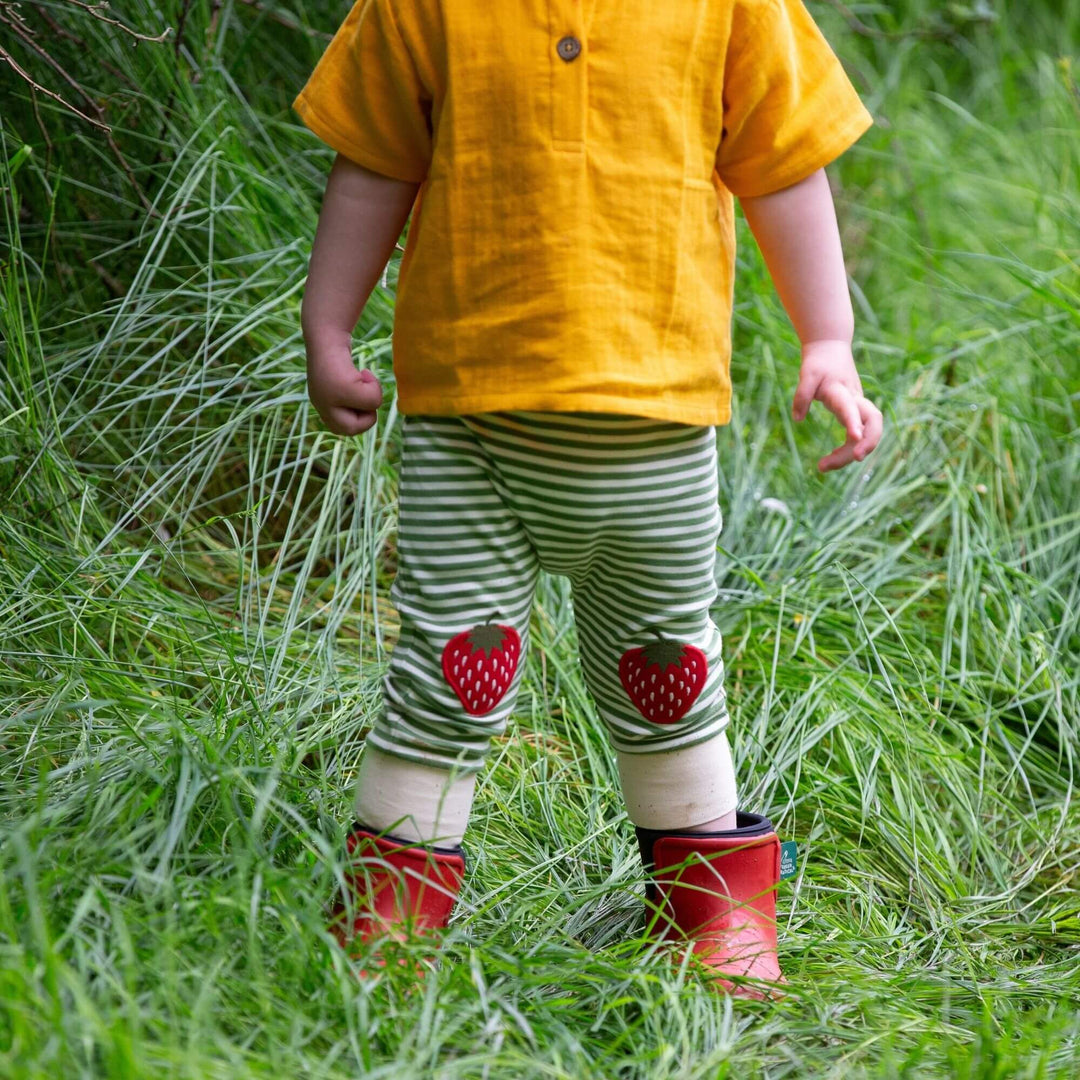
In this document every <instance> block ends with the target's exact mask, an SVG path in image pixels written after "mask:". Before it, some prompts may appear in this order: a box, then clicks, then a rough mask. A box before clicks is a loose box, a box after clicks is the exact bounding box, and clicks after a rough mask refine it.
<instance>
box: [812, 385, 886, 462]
mask: <svg viewBox="0 0 1080 1080" xmlns="http://www.w3.org/2000/svg"><path fill="white" fill-rule="evenodd" d="M856 405H857V408H858V412H859V418H860V432H861V433H860V434H859V435H854V434H853V433H852V429H851V428H850V427H849V428H848V436H847V440H846V441H845V442H844V445H843V446H838V447H837V448H836V449H835V450H833V451H832V453H829V454H826V455H825V456H824V457H823V458H822V459H821V460H820V461H819V462H818V469H819V470H820V471H821V472H831V471H832V470H833V469H842V468H843V467H844V466H845V465H850V464H851V462H853V461H862V460H863V458H865V457H866V455H867V454H869V453H870V451H871V450H873V449H874V447H876V446H877V444H878V443H879V442H880V441H881V432H882V428H883V420H882V416H881V410H880V409H879V408H878V407H877V406H876V405H875V404H874V403H873V402H871V401H867V399H866V398H859V400H858V402H857V403H856Z"/></svg>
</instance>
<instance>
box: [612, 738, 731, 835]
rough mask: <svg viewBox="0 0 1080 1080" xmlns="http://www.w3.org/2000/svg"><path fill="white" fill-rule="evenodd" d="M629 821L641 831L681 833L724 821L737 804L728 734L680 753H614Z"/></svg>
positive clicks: (670, 751) (679, 751)
mask: <svg viewBox="0 0 1080 1080" xmlns="http://www.w3.org/2000/svg"><path fill="white" fill-rule="evenodd" d="M617 759H618V764H619V779H620V781H621V783H622V790H623V798H624V799H625V800H626V812H627V814H628V815H629V816H630V820H631V821H632V822H633V823H634V824H635V825H639V826H641V827H642V828H645V829H671V830H674V831H677V830H679V829H688V828H692V827H693V826H695V825H703V824H705V822H707V821H712V820H713V819H714V818H718V817H723V816H724V815H725V814H729V813H730V812H731V811H732V810H734V809H735V808H736V806H737V805H738V802H739V793H738V788H737V786H736V783H735V766H734V765H733V764H732V760H731V747H730V746H729V745H728V739H727V731H726V730H725V731H721V732H720V734H719V735H716V736H714V737H713V738H711V739H709V740H707V741H706V742H703V743H698V744H697V745H695V746H688V747H686V748H684V749H680V750H669V751H666V752H665V753H658V754H626V753H623V752H622V751H619V752H617Z"/></svg>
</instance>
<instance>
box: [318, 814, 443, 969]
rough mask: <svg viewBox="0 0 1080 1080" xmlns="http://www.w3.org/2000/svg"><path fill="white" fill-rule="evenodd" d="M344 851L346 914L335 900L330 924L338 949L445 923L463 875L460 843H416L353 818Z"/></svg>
mask: <svg viewBox="0 0 1080 1080" xmlns="http://www.w3.org/2000/svg"><path fill="white" fill-rule="evenodd" d="M348 850H349V855H350V856H351V866H350V867H349V870H348V871H347V872H346V875H345V880H346V882H347V884H348V887H349V891H350V893H351V894H352V897H351V899H352V918H351V922H350V915H349V910H348V905H346V903H345V902H344V900H343V899H341V898H339V899H338V902H337V904H336V905H335V906H334V909H333V911H332V912H331V922H330V931H331V933H332V934H333V935H334V937H336V938H337V940H338V943H339V944H340V945H341V946H342V948H345V947H347V946H348V945H349V944H350V943H352V942H356V941H360V942H367V941H370V940H372V939H374V938H383V937H385V938H389V939H391V940H395V941H405V940H406V939H407V938H408V937H409V934H410V933H413V934H421V935H431V934H432V933H433V932H437V931H439V930H442V929H444V928H445V927H446V925H447V923H449V921H450V915H451V912H452V911H453V909H454V902H455V901H456V899H457V896H458V893H459V891H460V890H461V884H462V881H463V880H464V877H465V854H464V852H463V851H462V849H461V848H460V847H454V848H439V847H421V846H418V845H416V844H415V843H414V842H412V841H409V840H400V839H398V838H397V837H394V836H386V835H379V834H377V833H375V832H373V831H372V830H370V829H368V828H367V827H366V826H365V825H361V824H360V823H359V822H357V823H356V824H354V825H353V827H352V831H351V832H350V834H349V838H348ZM378 962H379V964H380V966H382V961H381V960H380V961H378Z"/></svg>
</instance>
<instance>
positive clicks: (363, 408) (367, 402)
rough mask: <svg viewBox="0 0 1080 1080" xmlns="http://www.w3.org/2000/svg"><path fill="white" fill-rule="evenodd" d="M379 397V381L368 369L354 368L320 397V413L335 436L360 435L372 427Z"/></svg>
mask: <svg viewBox="0 0 1080 1080" xmlns="http://www.w3.org/2000/svg"><path fill="white" fill-rule="evenodd" d="M382 399H383V393H382V387H381V386H380V385H379V380H378V379H376V378H375V376H374V375H373V374H372V373H371V372H370V371H368V369H367V368H364V369H363V371H357V370H356V369H355V368H354V369H352V371H351V372H350V373H349V374H348V375H347V377H345V378H343V379H340V380H339V381H337V382H336V383H335V384H334V385H333V387H332V389H331V390H330V392H329V393H327V394H326V395H325V397H324V398H323V399H322V405H323V408H322V409H321V410H320V414H321V415H322V418H323V422H324V423H325V424H326V426H327V427H328V428H329V429H330V430H331V431H332V432H333V433H334V434H335V435H359V434H361V433H362V432H364V431H367V430H368V428H370V427H372V426H374V424H375V420H376V412H375V410H376V409H378V407H379V406H380V405H381V404H382Z"/></svg>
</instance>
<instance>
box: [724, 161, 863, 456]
mask: <svg viewBox="0 0 1080 1080" xmlns="http://www.w3.org/2000/svg"><path fill="white" fill-rule="evenodd" d="M739 203H740V205H741V206H742V209H743V213H744V214H745V215H746V220H747V223H748V224H749V225H750V230H751V232H753V234H754V239H755V240H757V243H758V247H760V248H761V253H762V255H763V256H764V258H765V264H766V266H767V267H768V269H769V273H770V275H771V276H772V279H773V282H774V284H775V285H776V291H777V293H779V295H780V300H781V302H782V303H783V305H784V308H785V310H786V311H787V313H788V316H789V317H790V319H791V322H792V325H793V326H794V327H795V332H796V333H797V334H798V335H799V340H800V341H801V342H802V365H801V368H800V371H799V384H798V387H797V388H796V390H795V399H794V403H793V405H792V416H793V417H794V418H795V419H796V420H802V419H803V418H804V417H805V416H806V413H807V410H808V409H809V408H810V404H811V402H813V401H820V402H821V403H822V404H823V405H824V406H825V407H826V408H827V409H828V410H829V411H830V412H831V413H832V414H833V415H834V416H835V417H836V418H837V420H839V421H840V423H841V424H843V425H844V427H845V428H846V429H847V439H846V441H845V443H844V445H843V446H838V447H837V448H836V449H835V450H833V451H832V452H831V453H829V454H826V455H825V457H823V458H822V459H821V460H820V461H819V462H818V468H819V469H820V470H821V471H822V472H829V471H830V470H832V469H839V468H842V467H843V466H844V465H848V464H850V463H851V462H852V461H853V460H854V461H862V459H863V458H864V457H866V455H867V454H869V453H870V451H871V450H873V449H874V447H875V446H877V444H878V441H879V440H880V439H881V430H882V416H881V411H880V409H878V407H877V406H876V405H874V404H873V403H872V402H871V401H868V400H867V399H866V398H865V397H864V396H863V392H862V384H861V383H860V381H859V375H858V372H857V371H856V370H855V360H854V358H853V357H852V354H851V339H852V336H853V333H854V325H855V319H854V315H853V313H852V310H851V298H850V296H849V295H848V285H847V273H846V271H845V269H844V256H843V252H842V250H841V247H840V233H839V230H838V229H837V225H836V211H835V209H834V207H833V201H832V193H831V192H830V190H829V182H828V179H827V178H826V176H825V170H824V169H819V170H818V171H817V172H815V173H812V174H811V175H810V176H808V177H807V178H806V179H805V180H801V181H800V182H799V183H797V184H793V185H791V186H790V187H786V188H783V189H781V190H780V191H774V192H771V193H769V194H767V195H757V196H754V197H749V196H744V197H743V198H741V199H740V200H739Z"/></svg>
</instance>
